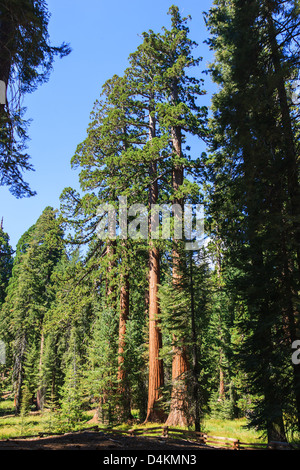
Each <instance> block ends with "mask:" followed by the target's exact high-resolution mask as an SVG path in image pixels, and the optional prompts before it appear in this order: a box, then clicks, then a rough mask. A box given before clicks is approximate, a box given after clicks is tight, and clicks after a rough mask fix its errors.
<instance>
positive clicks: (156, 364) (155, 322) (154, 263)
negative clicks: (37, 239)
mask: <svg viewBox="0 0 300 470" xmlns="http://www.w3.org/2000/svg"><path fill="white" fill-rule="evenodd" d="M153 137H155V119H154V118H153V117H152V116H151V113H150V115H149V140H150V141H151V140H152V138H153ZM156 172H157V168H156V163H155V162H153V163H152V164H151V166H150V176H151V178H153V182H152V183H151V185H150V188H149V206H150V217H149V245H150V248H149V381H148V405H147V415H146V420H145V422H148V421H149V422H160V423H161V422H164V420H165V414H164V412H163V410H162V409H161V408H160V407H159V402H160V400H161V398H162V392H161V388H162V386H163V385H164V370H163V362H162V359H160V357H159V354H160V349H161V346H162V335H161V330H160V325H159V319H158V314H159V302H158V284H159V282H160V259H159V250H158V249H157V248H156V247H155V246H154V243H153V240H152V239H151V226H152V221H153V212H152V211H151V205H152V204H156V203H157V199H158V185H157V179H156Z"/></svg>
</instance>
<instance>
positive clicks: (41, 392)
mask: <svg viewBox="0 0 300 470" xmlns="http://www.w3.org/2000/svg"><path fill="white" fill-rule="evenodd" d="M43 352H44V332H43V331H42V337H41V345H40V362H39V378H40V380H41V379H42V377H41V376H42V365H43ZM44 399H45V387H44V386H43V384H42V383H40V384H39V388H38V391H37V394H36V407H37V409H38V410H41V409H42V408H43V406H44Z"/></svg>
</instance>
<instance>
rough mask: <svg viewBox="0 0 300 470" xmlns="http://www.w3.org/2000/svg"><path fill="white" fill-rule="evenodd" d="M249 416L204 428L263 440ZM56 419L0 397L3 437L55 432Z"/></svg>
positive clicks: (212, 421)
mask: <svg viewBox="0 0 300 470" xmlns="http://www.w3.org/2000/svg"><path fill="white" fill-rule="evenodd" d="M90 418H91V415H90V414H88V413H87V414H86V416H85V419H84V420H83V421H82V423H80V425H79V426H78V427H77V428H76V429H80V428H84V427H88V426H89V424H88V423H87V422H88V420H89V419H90ZM246 424H247V422H246V419H245V418H242V419H235V420H224V419H223V420H221V419H210V418H207V419H206V420H205V421H204V422H203V423H202V430H203V431H204V432H205V433H207V434H208V435H210V436H221V437H232V438H236V439H239V440H240V441H241V442H247V443H253V442H264V441H263V440H260V435H259V434H258V433H257V432H255V430H249V429H245V425H246ZM155 426H156V424H153V423H147V424H146V425H145V424H133V423H129V424H128V423H126V424H125V423H124V424H123V425H120V426H116V428H118V429H122V430H128V429H131V428H137V429H138V428H147V427H155ZM57 430H58V428H57V427H56V425H55V419H54V417H53V415H52V414H51V413H50V412H49V411H45V412H43V413H35V414H32V413H31V414H28V415H26V416H23V417H21V416H15V415H14V404H13V400H9V399H7V400H2V401H0V439H8V438H11V437H17V436H28V435H38V434H39V433H43V432H45V433H46V432H53V433H54V432H56V431H57Z"/></svg>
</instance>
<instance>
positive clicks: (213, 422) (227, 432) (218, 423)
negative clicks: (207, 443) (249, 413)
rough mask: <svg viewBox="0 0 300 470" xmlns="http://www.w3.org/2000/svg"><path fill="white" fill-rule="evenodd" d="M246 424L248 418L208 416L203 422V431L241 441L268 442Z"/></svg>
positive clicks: (210, 434)
mask: <svg viewBox="0 0 300 470" xmlns="http://www.w3.org/2000/svg"><path fill="white" fill-rule="evenodd" d="M246 425H247V420H246V418H240V419H232V420H229V419H213V418H207V419H206V420H205V421H204V422H203V431H204V432H205V433H206V434H208V435H209V436H221V437H232V438H235V439H239V440H240V441H241V442H247V443H254V442H261V443H263V442H266V440H265V439H262V438H261V434H259V433H258V432H256V431H255V430H254V429H248V428H246V427H245V426H246Z"/></svg>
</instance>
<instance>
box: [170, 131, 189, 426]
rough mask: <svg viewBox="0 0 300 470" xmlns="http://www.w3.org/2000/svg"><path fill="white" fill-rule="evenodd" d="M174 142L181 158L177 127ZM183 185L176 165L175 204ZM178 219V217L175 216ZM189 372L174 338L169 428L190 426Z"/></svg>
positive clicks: (176, 282) (176, 277) (176, 280)
mask: <svg viewBox="0 0 300 470" xmlns="http://www.w3.org/2000/svg"><path fill="white" fill-rule="evenodd" d="M172 142H173V148H174V151H175V155H176V157H179V158H180V157H181V129H180V128H178V127H176V128H173V130H172ZM182 184H183V168H182V166H181V165H178V164H177V163H175V165H174V168H173V189H174V192H175V200H174V203H175V204H179V205H180V206H181V207H182V205H183V201H182V199H179V198H178V197H176V192H177V191H178V190H179V188H180V186H181V185H182ZM175 217H176V215H175ZM181 242H182V241H181V240H177V239H175V238H174V248H173V253H172V257H173V286H174V289H180V288H181V283H182V273H181V268H180V264H181V262H180V256H181V253H180V243H181ZM188 370H189V361H188V355H187V349H186V347H185V345H184V339H181V340H180V342H179V341H178V340H177V338H176V336H175V335H174V336H173V360H172V394H171V406H170V413H169V416H168V419H167V421H166V425H167V426H187V425H188V424H189V413H188V400H187V398H188V397H187V385H186V373H187V371H188Z"/></svg>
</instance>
